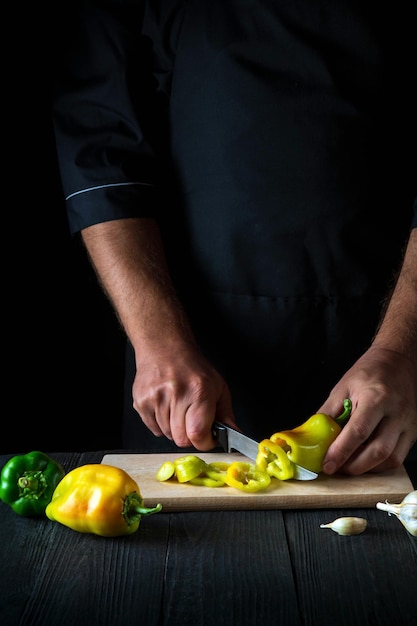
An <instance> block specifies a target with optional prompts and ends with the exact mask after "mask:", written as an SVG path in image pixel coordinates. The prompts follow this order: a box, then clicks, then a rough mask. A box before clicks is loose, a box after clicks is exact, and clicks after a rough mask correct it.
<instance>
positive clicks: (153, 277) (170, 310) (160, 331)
mask: <svg viewBox="0 0 417 626" xmlns="http://www.w3.org/2000/svg"><path fill="white" fill-rule="evenodd" d="M82 238H83V241H84V244H85V246H86V249H87V251H88V254H89V257H90V259H91V262H92V264H93V267H94V268H95V271H96V273H97V276H98V278H99V280H100V283H101V285H102V287H103V289H104V291H105V292H106V294H107V296H108V297H109V299H110V301H111V302H112V304H113V306H114V309H115V311H116V313H117V315H118V318H119V320H120V323H121V324H122V326H123V328H124V330H125V332H126V334H127V336H128V338H129V340H130V341H131V343H132V344H133V346H134V347H135V348H136V349H140V346H143V348H144V349H146V346H149V345H150V344H152V343H153V342H155V343H158V342H159V341H160V340H161V337H164V340H165V341H168V340H169V339H172V340H176V339H179V340H180V341H187V342H193V341H194V340H193V336H192V332H191V329H190V327H189V325H188V322H187V319H186V316H185V314H184V311H183V309H182V307H181V305H180V303H179V301H178V299H177V297H176V294H175V290H174V288H173V285H172V282H171V279H170V276H169V271H168V268H167V266H166V262H165V256H164V252H163V247H162V242H161V238H160V234H159V229H158V226H157V224H156V222H155V221H154V220H151V219H122V220H115V221H111V222H105V223H101V224H96V225H94V226H91V227H89V228H87V229H85V230H84V231H83V232H82Z"/></svg>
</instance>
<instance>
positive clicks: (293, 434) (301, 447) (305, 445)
mask: <svg viewBox="0 0 417 626" xmlns="http://www.w3.org/2000/svg"><path fill="white" fill-rule="evenodd" d="M343 406H344V411H343V413H342V414H341V415H340V416H339V417H337V418H336V419H334V418H333V417H331V416H330V415H326V414H325V413H316V414H315V415H312V416H311V417H309V418H308V420H307V421H306V422H304V423H303V424H301V425H300V426H297V427H296V428H293V429H292V430H283V431H281V432H277V433H274V434H273V435H271V437H270V440H271V441H272V442H273V443H275V444H278V445H279V446H281V447H282V448H283V449H284V450H285V452H286V453H287V456H288V458H289V459H290V461H292V462H293V463H297V465H301V466H302V467H305V468H306V469H309V470H311V471H312V472H321V468H322V463H323V459H324V457H325V456H326V452H327V450H328V448H329V446H330V444H331V443H333V441H334V440H335V439H336V437H337V436H338V434H339V433H340V431H341V430H342V427H341V425H340V424H341V423H342V422H343V421H344V420H346V419H347V418H348V417H349V416H350V413H351V410H352V402H351V401H350V400H349V399H348V398H347V399H346V400H345V401H344V403H343Z"/></svg>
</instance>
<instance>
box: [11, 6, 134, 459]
mask: <svg viewBox="0 0 417 626" xmlns="http://www.w3.org/2000/svg"><path fill="white" fill-rule="evenodd" d="M56 5H59V6H55V11H56V12H57V14H54V13H51V12H50V11H49V10H47V7H42V6H41V8H38V7H33V6H31V7H28V8H25V7H22V6H21V5H19V10H20V11H21V14H19V15H16V14H14V15H10V17H9V19H6V20H5V24H6V23H7V25H8V26H7V27H8V28H10V30H11V32H10V35H13V36H12V37H11V38H9V39H8V41H9V42H10V41H11V43H10V49H9V50H8V55H7V63H5V71H4V73H3V94H4V102H3V112H4V120H3V121H4V126H3V131H4V135H3V139H5V141H4V143H3V149H4V153H3V161H2V162H3V167H4V171H3V185H4V187H3V188H4V193H3V216H4V217H6V219H5V220H4V221H3V231H2V234H3V248H2V249H3V285H4V287H5V289H4V291H3V320H4V341H3V347H4V351H3V355H4V357H5V358H4V360H3V372H4V373H5V384H4V385H3V400H4V402H3V411H2V413H3V416H2V425H3V428H2V429H1V436H0V453H9V452H13V453H15V452H27V451H30V450H33V449H40V450H50V451H51V450H55V451H66V450H68V451H77V450H97V449H105V448H107V447H109V448H117V447H119V445H120V429H121V410H122V409H121V403H122V393H123V389H122V378H123V371H122V367H123V361H124V339H123V335H122V332H121V330H120V328H119V325H118V322H117V320H116V317H115V315H114V313H113V311H112V310H111V308H110V305H109V303H108V302H107V300H106V298H105V296H104V295H103V293H102V291H101V288H100V287H99V285H98V283H97V280H96V277H95V275H94V272H93V270H92V268H91V266H90V264H89V261H88V260H87V258H86V255H85V252H84V249H83V248H82V245H81V243H80V241H79V240H78V239H76V238H72V237H71V235H70V233H69V229H68V225H67V216H66V210H65V204H64V200H63V193H62V190H61V184H60V177H59V171H58V165H57V159H56V153H55V143H54V137H53V127H52V113H51V97H52V85H53V80H54V76H55V75H56V73H57V72H59V70H60V59H61V54H62V52H63V47H64V42H65V36H64V35H65V30H66V29H67V28H68V26H69V24H70V14H69V13H68V12H66V11H65V6H66V5H65V3H62V4H61V3H56ZM14 11H16V9H14ZM58 11H59V13H58ZM22 23H23V26H22Z"/></svg>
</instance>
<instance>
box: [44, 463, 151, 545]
mask: <svg viewBox="0 0 417 626" xmlns="http://www.w3.org/2000/svg"><path fill="white" fill-rule="evenodd" d="M161 509H162V506H161V505H160V504H157V505H156V506H155V507H153V508H145V507H144V506H143V498H142V496H141V493H140V489H139V486H138V484H137V483H136V481H134V480H133V478H132V477H131V476H130V475H129V474H128V473H127V472H125V471H124V470H122V469H120V468H118V467H113V466H111V465H105V464H100V463H97V464H96V463H93V464H89V465H81V466H80V467H77V468H75V469H74V470H72V471H70V472H69V473H68V474H66V476H64V478H63V479H62V480H61V481H60V482H59V483H58V485H57V486H56V488H55V491H54V493H53V495H52V499H51V501H50V503H49V504H48V506H47V507H46V510H45V513H46V516H47V517H48V518H49V519H50V520H52V521H55V522H59V523H61V524H63V525H64V526H68V527H69V528H71V529H72V530H75V531H78V532H81V533H93V534H95V535H101V536H102V537H117V536H119V535H131V534H132V533H134V532H136V530H137V529H138V527H139V524H140V520H141V517H142V516H144V515H150V514H152V513H157V512H158V511H160V510H161Z"/></svg>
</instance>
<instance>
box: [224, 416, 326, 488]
mask: <svg viewBox="0 0 417 626" xmlns="http://www.w3.org/2000/svg"><path fill="white" fill-rule="evenodd" d="M213 436H214V437H215V438H216V439H217V440H218V442H219V444H220V445H221V447H222V448H223V449H224V450H226V452H232V450H237V452H240V453H241V454H243V455H244V456H247V457H248V458H249V459H251V460H252V461H256V457H257V456H258V442H257V441H255V440H254V439H251V438H250V437H247V436H246V435H243V434H242V433H241V432H239V431H238V430H236V429H235V428H231V426H227V424H223V423H222V422H214V424H213ZM293 465H294V476H293V478H294V479H295V480H314V479H315V478H317V476H318V474H316V473H315V472H312V471H310V470H308V469H306V468H305V467H301V465H297V464H296V463H294V464H293Z"/></svg>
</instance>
